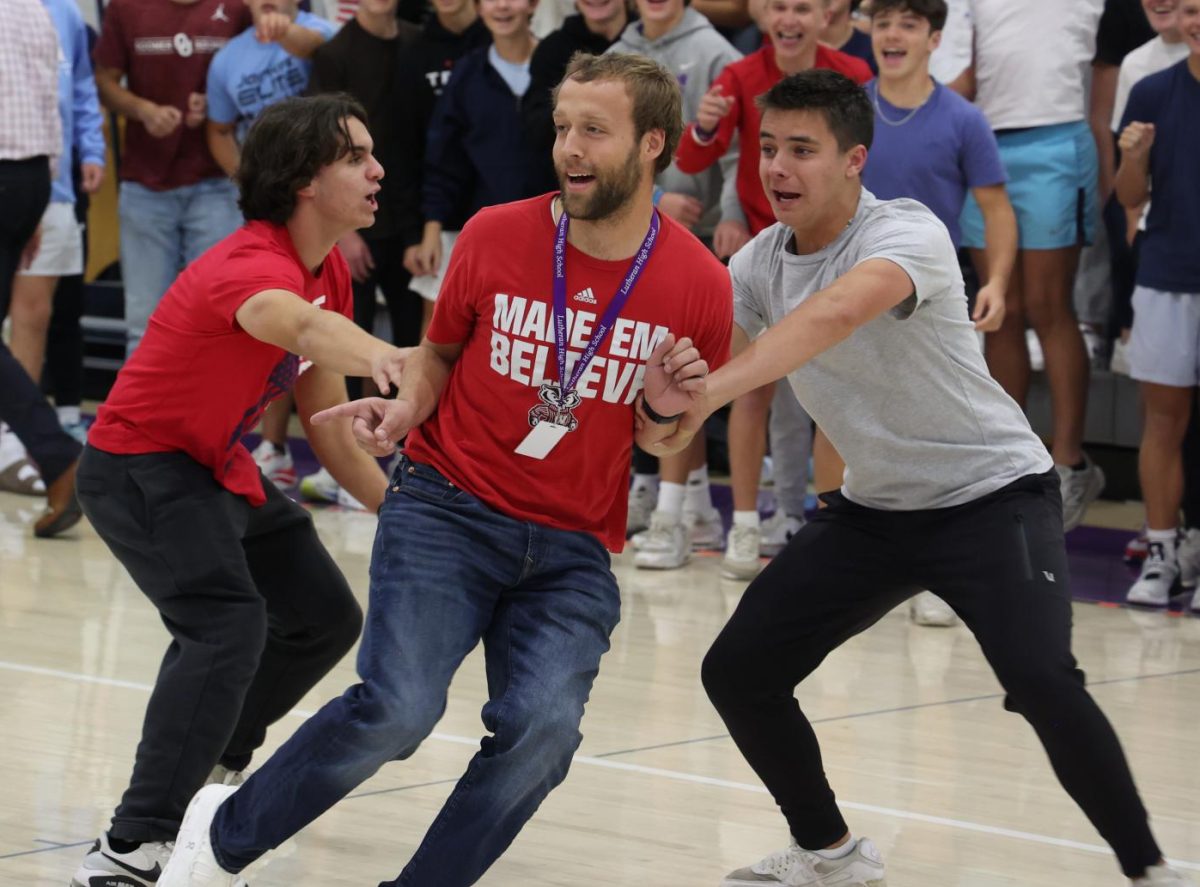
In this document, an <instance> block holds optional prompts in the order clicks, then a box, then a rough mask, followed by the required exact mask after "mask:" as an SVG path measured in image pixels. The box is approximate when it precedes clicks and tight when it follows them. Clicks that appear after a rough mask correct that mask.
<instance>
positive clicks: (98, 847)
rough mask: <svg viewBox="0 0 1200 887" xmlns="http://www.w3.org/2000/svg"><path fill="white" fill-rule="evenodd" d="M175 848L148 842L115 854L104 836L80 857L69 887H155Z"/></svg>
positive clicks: (165, 842) (105, 834)
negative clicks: (80, 860)
mask: <svg viewBox="0 0 1200 887" xmlns="http://www.w3.org/2000/svg"><path fill="white" fill-rule="evenodd" d="M174 846H175V845H174V844H173V843H171V842H169V841H149V842H147V843H145V844H142V845H141V846H140V847H138V848H137V849H136V850H133V851H131V852H129V853H117V852H116V851H115V850H113V849H112V847H110V846H109V843H108V834H107V833H104V834H102V835H100V837H99V838H98V839H97V840H96V843H95V844H93V845H92V849H91V850H89V851H88V853H87V856H85V857H84V858H83V862H82V863H80V865H79V868H78V869H77V870H76V872H75V876H74V877H73V878H71V887H154V885H155V884H156V883H158V881H159V878H160V877H161V876H162V872H163V868H164V867H165V866H166V864H167V859H168V858H169V857H170V855H171V848H172V847H174Z"/></svg>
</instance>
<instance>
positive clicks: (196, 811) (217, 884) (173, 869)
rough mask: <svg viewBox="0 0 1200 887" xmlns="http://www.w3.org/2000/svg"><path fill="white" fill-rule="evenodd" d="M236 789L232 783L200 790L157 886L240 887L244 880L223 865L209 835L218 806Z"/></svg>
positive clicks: (181, 827)
mask: <svg viewBox="0 0 1200 887" xmlns="http://www.w3.org/2000/svg"><path fill="white" fill-rule="evenodd" d="M235 791H237V788H236V787H235V786H231V785H206V786H205V787H204V788H202V789H200V791H198V792H196V795H195V797H193V798H192V802H191V803H190V804H188V808H187V811H186V812H185V813H184V814H183V824H182V825H181V826H180V827H179V836H178V837H177V838H176V839H175V852H174V853H172V854H171V859H170V861H169V862H168V863H167V865H166V868H164V869H163V873H162V875H161V876H160V877H159V879H158V885H157V887H236V885H237V883H238V881H240V880H241V879H240V878H239V877H238V876H237V875H235V874H234V873H233V872H227V871H225V869H223V868H221V866H220V864H219V863H218V862H217V858H216V857H215V856H214V855H213V850H212V840H211V838H210V837H209V831H210V830H211V828H212V821H213V817H214V816H216V814H217V808H218V807H220V806H221V803H222V802H223V801H224V800H225V799H226V798H228V797H229V796H230V795H232V794H233V793H234V792H235Z"/></svg>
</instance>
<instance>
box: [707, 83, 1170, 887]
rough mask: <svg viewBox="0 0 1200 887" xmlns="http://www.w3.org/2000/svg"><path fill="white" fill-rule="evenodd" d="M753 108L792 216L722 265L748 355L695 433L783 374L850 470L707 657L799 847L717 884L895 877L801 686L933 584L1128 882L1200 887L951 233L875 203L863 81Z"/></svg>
mask: <svg viewBox="0 0 1200 887" xmlns="http://www.w3.org/2000/svg"><path fill="white" fill-rule="evenodd" d="M758 101H759V104H760V107H761V109H762V111H763V115H762V130H761V152H762V153H761V159H760V163H759V170H760V176H761V178H762V182H763V188H764V190H765V191H766V193H767V196H768V198H769V200H770V202H771V205H772V209H773V210H774V212H775V217H776V218H777V219H778V220H779V224H776V225H774V226H772V227H770V228H767V229H766V230H764V231H762V232H761V233H760V234H759V235H758V236H757V237H755V239H754V240H753V241H751V242H750V243H749V244H747V245H746V247H744V248H743V249H742V250H741V251H740V252H739V253H738V254H737V255H736V256H735V257H734V259H733V261H732V262H731V264H730V273H731V275H732V278H733V290H734V321H735V323H736V326H735V327H734V351H735V353H738V356H737V357H736V358H735V359H734V360H733V361H731V362H730V363H729V364H727V365H726V366H725V367H723V368H721V369H720V370H718V371H717V372H715V373H713V374H712V375H711V376H709V377H708V394H707V402H706V403H704V404H703V405H702V406H698V407H697V408H696V409H695V411H694V412H693V413H690V414H689V415H688V416H687V417H686V418H685V420H684V424H685V426H687V427H690V428H695V427H699V424H700V423H701V422H702V421H703V420H704V419H705V418H706V417H707V416H708V415H709V413H711V411H712V410H714V409H716V408H717V407H719V406H720V405H722V404H724V403H727V402H728V401H730V400H732V399H733V398H734V397H737V396H738V395H740V394H742V393H743V392H745V391H750V390H752V389H754V388H756V387H758V386H760V385H763V384H766V383H768V382H772V381H774V380H776V379H779V378H782V377H784V376H786V377H787V379H788V381H789V382H790V383H791V385H792V388H793V390H794V391H795V392H796V395H797V397H798V398H799V400H800V402H801V404H802V405H803V406H804V407H805V409H806V410H807V411H808V412H809V413H810V414H811V415H812V417H813V419H815V420H816V422H817V424H818V425H819V426H820V427H821V428H822V429H824V430H825V433H826V434H827V435H828V436H829V439H830V441H831V442H832V443H833V444H834V446H835V447H837V449H838V451H839V452H840V453H841V454H842V456H843V457H844V459H845V461H846V472H845V477H844V483H843V486H842V489H841V490H840V491H838V492H833V493H829V494H826V495H825V496H824V497H823V498H824V500H825V503H826V506H827V507H826V508H824V509H822V510H821V511H820V512H819V513H818V514H817V515H816V516H815V518H814V519H813V520H812V521H811V522H810V523H808V524H807V525H805V527H804V528H803V529H801V530H800V532H799V533H798V534H797V535H796V536H795V537H793V539H792V541H791V542H790V543H789V545H788V547H787V548H786V549H785V550H784V551H783V552H782V553H781V554H780V555H778V556H777V557H776V558H775V560H774V561H772V562H771V564H770V565H769V566H768V567H767V568H766V569H765V570H764V571H763V572H762V573H761V574H760V575H759V577H758V578H757V579H756V580H754V582H752V583H751V584H750V586H749V587H748V588H747V589H746V592H745V595H744V596H743V598H742V600H741V603H740V604H739V605H738V608H737V611H736V612H735V613H734V614H733V617H732V618H731V619H730V621H729V623H728V624H727V625H726V626H725V628H724V630H723V631H722V632H721V634H720V636H719V637H718V638H717V640H716V641H715V643H714V644H713V647H712V649H711V650H710V651H709V653H708V656H707V657H706V659H705V662H704V669H703V678H704V684H705V688H706V689H707V691H708V694H709V697H710V698H711V699H712V701H713V704H714V705H715V706H716V708H717V710H718V711H719V712H720V714H721V717H722V718H723V719H724V720H725V723H726V725H727V726H728V728H729V732H730V734H731V735H732V737H733V739H734V741H735V742H736V743H737V745H738V748H739V749H740V750H741V752H742V754H743V755H745V757H746V759H747V761H748V762H749V763H750V765H751V766H752V767H753V768H754V770H755V772H756V773H758V775H759V776H760V777H761V778H762V780H763V781H764V782H765V783H766V786H767V788H768V789H769V790H770V791H771V794H772V795H773V796H774V798H775V800H776V802H777V803H778V804H779V806H780V808H781V809H782V812H783V814H784V816H785V818H786V819H787V822H788V826H789V828H790V831H791V834H792V839H793V841H792V846H791V847H790V848H789V849H788V850H785V851H782V852H781V853H777V854H773V855H771V856H769V857H767V858H766V859H764V860H763V861H761V862H760V863H758V864H756V865H754V866H751V867H749V868H746V869H741V870H739V871H736V872H733V873H731V874H730V875H729V876H728V877H727V878H726V879H725V881H724V882H723V885H724V887H743V885H746V887H750V885H754V887H763V885H769V884H781V885H799V884H815V883H821V884H825V883H829V884H833V883H837V884H839V885H843V887H856V885H857V887H881V885H883V884H884V882H885V873H884V867H883V861H882V859H881V858H880V856H879V853H878V851H877V850H876V849H875V847H874V846H873V845H872V844H871V842H870V841H869V840H867V839H865V838H863V839H859V840H855V839H854V838H853V836H852V835H851V834H850V832H849V829H848V828H847V825H846V822H845V820H844V819H843V818H842V815H841V813H840V812H839V810H838V807H837V804H836V802H835V800H834V795H833V791H832V790H831V789H830V787H829V784H828V782H827V781H826V779H825V774H824V772H823V771H822V765H821V753H820V749H819V748H818V746H817V740H816V736H815V735H814V733H813V730H812V727H811V726H810V725H809V723H808V721H807V720H806V719H805V718H804V716H803V714H802V713H801V711H800V709H799V707H798V706H797V704H796V700H795V697H794V690H795V687H796V685H797V684H798V683H799V682H800V681H801V680H803V679H804V678H805V677H806V676H807V675H808V674H809V673H811V672H812V671H813V670H814V669H815V668H816V667H817V666H818V665H819V664H820V662H821V661H822V660H823V659H824V658H825V656H826V655H828V654H829V652H830V651H831V650H833V649H834V648H835V647H837V646H839V645H840V644H841V643H842V642H843V641H845V640H846V639H848V638H849V637H851V636H853V635H854V634H857V633H858V632H860V631H862V630H864V629H866V628H867V627H869V626H871V625H872V624H874V623H875V622H876V621H877V620H878V619H879V618H880V617H882V616H883V615H884V614H885V613H887V612H888V611H889V610H891V609H892V608H893V607H895V606H896V605H897V604H898V603H900V602H902V601H903V600H905V599H906V598H907V597H909V596H910V595H912V594H914V593H915V592H916V591H917V590H919V589H921V588H928V589H931V590H932V591H934V592H935V593H937V594H938V595H939V596H941V597H943V598H944V599H945V600H946V601H947V602H948V603H949V604H950V605H951V606H953V607H954V609H955V610H956V611H957V612H958V614H959V615H960V616H961V617H962V619H963V621H964V622H965V623H966V625H967V626H968V627H969V628H970V629H971V631H972V632H973V633H974V634H975V636H976V638H977V639H978V640H979V643H980V645H981V646H982V648H983V652H984V654H985V656H986V657H987V659H988V662H989V663H991V665H992V668H993V669H994V670H995V672H996V676H997V677H998V678H999V679H1000V682H1001V683H1002V684H1003V685H1004V688H1005V690H1006V692H1007V694H1008V699H1007V707H1008V708H1009V709H1010V710H1012V711H1016V712H1019V713H1020V714H1022V715H1023V716H1024V717H1025V718H1026V719H1027V720H1028V721H1029V722H1030V723H1031V724H1032V725H1033V727H1034V729H1035V730H1036V731H1037V734H1038V737H1039V738H1040V739H1041V741H1042V744H1043V746H1044V747H1045V749H1046V752H1047V754H1048V755H1049V757H1050V762H1051V764H1052V765H1053V767H1054V771H1055V773H1056V774H1057V775H1058V778H1059V780H1060V781H1061V782H1062V784H1063V786H1064V787H1065V788H1066V789H1067V791H1068V792H1069V793H1070V795H1071V796H1072V797H1073V798H1074V799H1075V801H1076V803H1078V804H1079V806H1080V807H1081V808H1082V809H1083V811H1084V812H1085V813H1086V814H1087V816H1088V818H1089V819H1091V821H1092V823H1093V824H1094V825H1095V826H1096V828H1097V829H1098V830H1099V831H1100V833H1101V834H1102V835H1103V837H1104V838H1105V840H1107V841H1108V843H1109V844H1110V845H1111V846H1112V847H1113V849H1114V850H1115V852H1116V855H1117V857H1118V860H1119V862H1120V864H1121V868H1122V869H1123V870H1124V872H1125V874H1126V876H1128V877H1129V878H1130V879H1132V880H1133V881H1134V882H1135V883H1136V884H1139V885H1141V884H1148V885H1164V887H1165V885H1177V887H1178V885H1184V884H1190V883H1191V882H1190V881H1187V880H1185V879H1184V878H1183V876H1182V875H1179V874H1178V873H1176V872H1173V871H1172V870H1170V869H1169V868H1167V867H1166V865H1165V863H1164V862H1163V857H1162V854H1161V852H1160V851H1159V848H1158V845H1157V844H1156V843H1155V840H1154V837H1153V835H1152V834H1151V833H1150V827H1149V824H1148V822H1147V814H1146V810H1145V808H1144V807H1143V806H1142V802H1141V800H1140V799H1139V798H1138V793H1137V789H1136V788H1135V786H1134V783H1133V777H1132V775H1131V774H1130V772H1129V767H1128V765H1127V763H1126V761H1125V756H1124V754H1123V753H1122V751H1121V747H1120V745H1119V743H1118V741H1117V737H1116V735H1115V733H1114V732H1113V729H1112V727H1111V726H1110V725H1109V723H1108V720H1107V719H1106V718H1105V716H1104V714H1103V713H1102V712H1101V711H1100V709H1099V708H1098V707H1097V706H1096V704H1095V702H1094V701H1093V700H1092V698H1091V697H1090V696H1089V695H1088V693H1087V691H1086V690H1085V689H1084V685H1083V674H1082V672H1081V671H1079V670H1078V668H1077V667H1076V662H1075V659H1074V657H1073V656H1072V655H1071V643H1070V642H1071V597H1070V594H1069V591H1068V578H1067V558H1066V552H1065V549H1064V547H1063V523H1062V520H1063V517H1062V498H1061V495H1060V490H1059V480H1058V475H1057V474H1056V472H1055V471H1054V466H1053V462H1052V460H1051V458H1050V454H1049V453H1048V452H1047V451H1046V448H1045V447H1044V446H1043V445H1042V443H1041V441H1039V440H1038V438H1037V437H1036V436H1035V435H1034V434H1033V432H1032V431H1031V430H1030V428H1029V423H1028V422H1027V421H1026V420H1025V417H1024V415H1023V414H1022V412H1021V410H1020V408H1019V407H1018V406H1017V404H1016V403H1015V402H1014V401H1013V400H1012V399H1011V398H1010V397H1009V396H1008V395H1007V394H1005V393H1004V390H1003V389H1002V388H1001V387H1000V385H999V384H998V383H997V382H996V381H995V380H993V379H992V377H991V376H990V375H989V373H988V370H987V365H986V364H985V363H984V360H983V355H982V354H981V353H980V349H979V345H978V342H977V340H976V338H975V333H974V329H973V325H972V323H971V320H970V318H969V317H968V315H967V300H966V297H965V295H964V292H963V283H962V277H961V275H960V274H959V271H958V263H957V261H956V259H955V253H954V248H953V246H952V245H951V242H950V237H949V234H948V233H947V231H946V228H945V227H944V226H943V225H942V223H941V222H939V221H938V220H937V218H936V217H935V216H934V215H933V213H931V212H930V211H929V210H928V209H926V208H925V207H924V206H922V205H921V204H919V203H917V202H915V201H911V200H893V201H880V200H878V199H876V198H875V197H874V195H872V194H871V193H870V192H868V191H866V190H865V189H863V187H862V184H861V181H860V176H861V173H862V168H863V165H864V164H865V162H866V157H867V149H868V148H869V147H870V144H871V135H872V126H873V122H874V112H873V110H872V107H871V104H870V101H869V100H868V99H867V97H866V94H865V93H864V92H863V91H862V90H861V89H860V88H858V87H857V86H855V85H854V84H853V83H852V82H851V81H850V80H848V79H846V78H844V77H842V76H841V75H838V74H835V73H833V72H830V71H807V72H805V73H803V74H798V75H794V76H792V77H788V78H785V79H784V80H783V81H781V82H780V83H779V84H777V85H776V86H774V87H773V88H772V89H771V90H770V91H768V92H767V93H766V94H765V95H764V96H762V97H761V98H760V99H759V100H758ZM764 330H765V332H763V331H764ZM760 332H761V333H762V334H761V335H758V337H757V338H755V336H756V335H757V334H759V333H760ZM751 340H753V344H751Z"/></svg>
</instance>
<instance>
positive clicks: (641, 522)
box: [625, 486, 658, 548]
mask: <svg viewBox="0 0 1200 887" xmlns="http://www.w3.org/2000/svg"><path fill="white" fill-rule="evenodd" d="M657 504H658V490H656V489H654V487H639V486H635V487H631V488H630V490H629V510H628V511H627V512H626V513H625V535H626V536H627V537H633V536H636V535H637V534H638V533H641V532H644V531H645V530H646V529H647V528H648V527H649V526H650V515H651V514H652V513H653V512H654V506H656V505H657ZM634 547H635V548H636V547H638V546H637V542H636V541H634Z"/></svg>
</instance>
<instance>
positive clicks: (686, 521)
mask: <svg viewBox="0 0 1200 887" xmlns="http://www.w3.org/2000/svg"><path fill="white" fill-rule="evenodd" d="M683 525H684V526H685V527H686V528H687V531H688V540H689V541H690V542H691V545H692V551H714V550H718V551H719V550H720V549H721V548H722V547H723V546H724V544H725V526H724V524H722V523H721V512H719V511H717V509H715V508H713V507H712V506H711V505H710V506H709V507H708V510H707V511H688V510H687V509H684V512H683Z"/></svg>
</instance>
